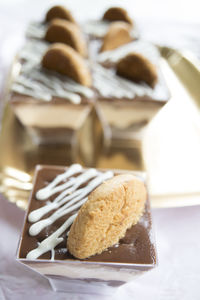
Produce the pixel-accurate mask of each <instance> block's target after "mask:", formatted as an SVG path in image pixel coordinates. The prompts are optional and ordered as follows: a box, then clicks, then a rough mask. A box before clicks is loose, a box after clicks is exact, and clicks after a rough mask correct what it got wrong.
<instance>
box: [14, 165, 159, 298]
mask: <svg viewBox="0 0 200 300" xmlns="http://www.w3.org/2000/svg"><path fill="white" fill-rule="evenodd" d="M143 175H144V174H142V173H140V174H138V173H137V172H136V173H134V172H128V171H118V170H98V169H93V168H92V169H84V168H82V166H81V165H79V164H74V165H71V166H70V167H57V166H49V165H47V166H42V165H38V166H37V167H36V171H35V177H34V183H33V190H32V193H31V195H30V200H29V206H28V209H27V214H26V217H25V223H24V227H23V231H22V235H21V238H20V242H19V249H18V254H17V259H18V260H19V261H20V262H21V263H23V264H25V265H27V266H29V267H31V268H32V269H33V270H35V271H38V272H39V273H41V274H43V275H45V276H46V277H47V278H48V279H49V281H50V283H51V285H52V287H53V288H54V289H55V290H64V291H66V292H69V293H71V292H75V293H77V291H79V293H91V294H108V293H112V292H113V290H115V289H116V287H118V286H120V285H122V284H124V283H126V282H128V281H131V280H133V279H134V277H135V276H136V275H138V274H141V273H142V272H144V271H147V270H150V269H151V268H153V267H155V265H156V251H155V243H154V239H153V236H152V222H151V212H150V205H149V199H148V196H147V191H146V186H145V183H144V177H143Z"/></svg>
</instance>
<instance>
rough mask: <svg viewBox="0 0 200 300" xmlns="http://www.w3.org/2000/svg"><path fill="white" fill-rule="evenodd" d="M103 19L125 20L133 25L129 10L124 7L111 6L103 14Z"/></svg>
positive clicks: (110, 20)
mask: <svg viewBox="0 0 200 300" xmlns="http://www.w3.org/2000/svg"><path fill="white" fill-rule="evenodd" d="M103 20H106V21H109V22H113V21H124V22H126V23H129V24H131V25H133V21H132V20H131V18H130V17H129V15H128V13H127V11H126V10H125V9H124V8H122V7H111V8H109V9H108V10H107V11H106V12H105V13H104V15H103Z"/></svg>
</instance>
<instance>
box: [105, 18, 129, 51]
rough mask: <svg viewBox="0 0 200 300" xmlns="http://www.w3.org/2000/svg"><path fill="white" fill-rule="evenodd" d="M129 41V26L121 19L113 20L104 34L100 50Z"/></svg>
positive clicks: (110, 48)
mask: <svg viewBox="0 0 200 300" xmlns="http://www.w3.org/2000/svg"><path fill="white" fill-rule="evenodd" d="M131 41H133V37H132V36H131V26H130V25H129V24H127V23H125V22H122V21H119V22H113V23H111V25H110V26H109V29H108V31H107V33H106V35H105V36H104V39H103V43H102V46H101V49H100V52H103V51H109V50H113V49H116V48H118V47H119V46H122V45H124V44H127V43H130V42H131Z"/></svg>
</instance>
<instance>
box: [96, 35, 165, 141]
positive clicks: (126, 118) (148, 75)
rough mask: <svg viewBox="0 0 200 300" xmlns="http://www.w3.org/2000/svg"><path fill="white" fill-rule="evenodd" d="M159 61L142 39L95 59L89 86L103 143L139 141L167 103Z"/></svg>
mask: <svg viewBox="0 0 200 300" xmlns="http://www.w3.org/2000/svg"><path fill="white" fill-rule="evenodd" d="M159 59H160V55H159V53H158V50H157V49H156V48H155V47H154V46H153V45H152V44H150V43H147V42H144V41H142V40H138V41H134V42H132V43H128V44H126V45H123V46H121V47H119V48H117V49H114V50H111V51H104V52H102V53H100V54H99V55H98V56H97V59H96V60H97V62H98V63H97V64H96V65H95V68H96V70H97V71H96V72H93V80H94V81H93V85H94V87H95V88H96V90H97V99H98V101H97V102H96V108H97V112H98V116H99V118H100V120H101V123H102V126H103V129H104V138H105V140H104V141H105V143H106V144H109V143H110V142H111V140H124V141H125V140H131V139H135V138H136V139H137V138H138V139H140V132H141V130H142V129H144V128H145V125H147V124H148V123H149V121H150V120H151V119H152V118H153V117H154V115H155V114H156V113H157V112H158V111H159V110H160V109H161V108H162V107H163V105H164V104H165V103H166V102H167V101H168V99H169V92H168V89H167V87H166V84H165V81H164V79H163V76H162V73H161V71H160V68H159ZM137 136H138V137H137ZM124 146H125V145H124Z"/></svg>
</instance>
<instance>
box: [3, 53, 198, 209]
mask: <svg viewBox="0 0 200 300" xmlns="http://www.w3.org/2000/svg"><path fill="white" fill-rule="evenodd" d="M160 52H161V55H162V59H161V69H162V72H163V73H164V76H165V78H166V82H167V85H168V87H169V90H170V92H171V100H170V101H169V102H168V104H167V105H165V106H164V108H163V109H162V110H161V111H160V112H159V113H158V114H157V116H156V117H155V118H154V119H153V120H152V122H151V123H150V124H149V125H148V126H147V128H146V129H145V130H144V132H143V135H142V138H141V137H138V139H137V141H136V142H135V141H133V143H130V145H128V147H126V148H124V147H121V145H120V144H119V145H117V146H116V145H115V147H112V145H111V146H110V148H104V147H103V145H102V144H103V143H101V142H99V141H101V138H97V136H99V137H100V136H101V134H102V132H101V127H100V124H99V123H98V120H96V121H95V135H96V136H95V143H96V147H95V148H96V150H95V151H93V145H92V143H93V139H91V136H88V135H87V134H86V133H87V132H88V131H87V128H88V126H91V119H89V120H88V121H87V122H86V124H85V125H84V127H83V128H82V129H81V131H80V132H79V135H78V139H79V143H80V145H81V147H79V146H78V144H77V145H73V146H69V145H68V146H67V145H51V146H45V145H43V146H37V145H34V144H33V143H32V141H31V140H30V137H29V136H28V135H27V133H26V131H25V129H24V128H23V126H22V125H21V124H20V123H19V122H18V120H17V119H16V118H15V116H14V114H13V111H12V108H11V107H10V105H9V103H8V101H7V93H5V97H4V99H3V100H4V110H3V115H2V126H1V134H0V192H1V193H2V194H3V195H4V196H5V197H6V198H7V199H8V200H9V201H11V202H14V203H16V205H17V206H19V207H20V208H22V209H25V208H26V206H27V202H28V196H29V192H30V190H31V188H32V176H33V172H34V168H35V165H36V164H53V165H70V164H71V163H73V162H79V163H81V164H83V165H84V166H86V167H89V166H94V167H98V168H115V169H128V170H136V171H146V172H147V179H148V186H149V190H150V198H151V202H152V206H153V207H178V206H190V205H196V204H200V179H199V178H200V158H199V153H200V113H199V111H200V85H199V82H200V63H199V61H197V60H196V59H195V58H194V57H192V56H191V54H188V53H184V52H180V51H176V50H173V49H170V48H165V47H162V48H160ZM92 118H95V114H94V115H93V116H92ZM83 137H84V138H83Z"/></svg>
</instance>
